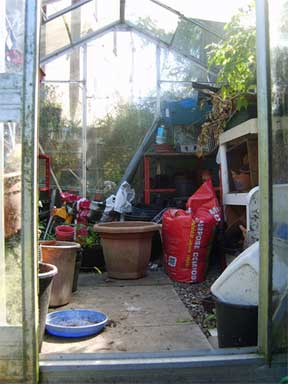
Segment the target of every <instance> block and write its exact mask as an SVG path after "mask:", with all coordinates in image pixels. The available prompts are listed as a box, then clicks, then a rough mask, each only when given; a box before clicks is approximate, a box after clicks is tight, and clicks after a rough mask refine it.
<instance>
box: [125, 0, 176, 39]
mask: <svg viewBox="0 0 288 384" xmlns="http://www.w3.org/2000/svg"><path fill="white" fill-rule="evenodd" d="M125 15H126V20H127V21H128V22H130V23H132V24H134V25H135V26H136V27H138V28H140V29H143V30H144V31H145V30H146V31H149V32H150V33H152V34H153V35H155V37H158V38H160V39H161V40H164V41H165V42H167V43H170V41H171V39H172V36H173V34H174V32H175V30H176V27H177V24H178V16H177V15H175V14H174V13H172V12H170V11H168V10H167V9H165V8H163V7H161V6H159V5H157V4H155V3H152V2H151V1H150V0H142V1H141V2H140V1H134V0H126V13H125Z"/></svg>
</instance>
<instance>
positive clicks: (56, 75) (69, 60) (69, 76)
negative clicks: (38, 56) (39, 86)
mask: <svg viewBox="0 0 288 384" xmlns="http://www.w3.org/2000/svg"><path fill="white" fill-rule="evenodd" d="M82 63H83V51H82V49H81V48H75V49H73V51H72V52H71V53H70V54H67V55H62V56H60V57H58V58H56V59H55V60H52V61H50V62H49V63H48V64H46V65H45V68H44V71H45V77H44V83H45V82H47V83H48V82H53V81H54V82H56V81H63V82H65V81H81V79H82V77H83V75H82Z"/></svg>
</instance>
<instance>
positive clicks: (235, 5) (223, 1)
mask: <svg viewBox="0 0 288 384" xmlns="http://www.w3.org/2000/svg"><path fill="white" fill-rule="evenodd" d="M161 3H163V4H165V5H168V6H169V7H171V8H174V9H175V10H177V11H179V12H181V13H182V14H183V15H184V16H186V17H191V18H194V19H195V18H196V19H202V20H215V21H222V22H227V21H229V19H230V18H231V16H232V15H234V14H235V13H236V11H237V10H238V9H239V8H241V7H244V6H245V5H247V4H248V3H251V1H250V0H237V1H231V0H230V1H227V0H217V1H215V0H202V1H198V2H197V4H191V1H187V0H161Z"/></svg>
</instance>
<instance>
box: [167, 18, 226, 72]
mask: <svg viewBox="0 0 288 384" xmlns="http://www.w3.org/2000/svg"><path fill="white" fill-rule="evenodd" d="M202 24H203V25H204V23H202ZM219 40H220V39H219V38H218V37H217V36H216V35H215V34H212V33H209V32H207V31H205V30H204V29H203V28H201V27H199V26H198V25H196V24H194V23H192V22H190V21H187V20H183V19H181V20H180V21H179V24H178V28H177V31H176V34H175V37H174V39H173V47H175V48H176V49H178V50H179V51H180V52H181V53H183V54H186V55H191V56H193V57H195V58H196V59H198V60H199V61H200V62H201V63H203V65H207V51H206V49H205V48H206V47H207V45H208V44H211V43H213V42H215V43H217V42H218V41H219Z"/></svg>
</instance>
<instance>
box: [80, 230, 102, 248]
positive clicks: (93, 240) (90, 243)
mask: <svg viewBox="0 0 288 384" xmlns="http://www.w3.org/2000/svg"><path fill="white" fill-rule="evenodd" d="M83 227H85V228H86V229H87V235H86V234H85V235H81V234H80V235H78V236H77V241H79V243H80V244H81V246H82V247H83V248H93V247H96V246H100V235H99V233H97V232H95V231H94V229H93V225H88V226H83V225H81V224H79V225H77V226H76V231H79V230H80V231H81V228H83Z"/></svg>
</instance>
